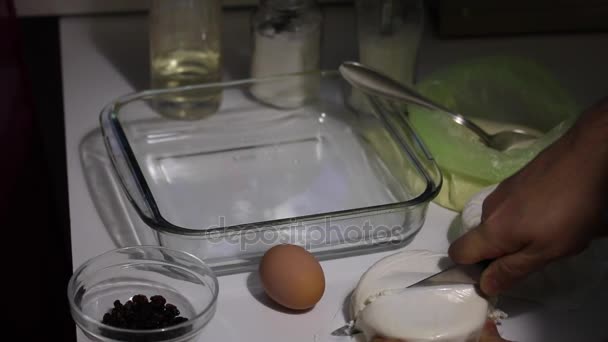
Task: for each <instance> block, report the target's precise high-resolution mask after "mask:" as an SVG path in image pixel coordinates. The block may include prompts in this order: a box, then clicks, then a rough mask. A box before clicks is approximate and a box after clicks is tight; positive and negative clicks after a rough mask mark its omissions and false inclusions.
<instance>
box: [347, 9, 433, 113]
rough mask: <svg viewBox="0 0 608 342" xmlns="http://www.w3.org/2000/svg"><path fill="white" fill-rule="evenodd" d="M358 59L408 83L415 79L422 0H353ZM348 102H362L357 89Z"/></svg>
mask: <svg viewBox="0 0 608 342" xmlns="http://www.w3.org/2000/svg"><path fill="white" fill-rule="evenodd" d="M356 10H357V34H358V38H359V61H360V62H361V63H363V64H365V65H367V66H370V67H372V68H374V69H376V70H378V71H380V72H382V73H384V74H386V75H389V76H390V77H391V78H393V79H395V80H397V81H399V82H401V83H403V84H407V85H412V84H413V83H414V81H415V71H416V56H417V55H418V46H419V44H420V38H421V35H422V29H423V22H424V11H423V2H422V0H356ZM350 101H351V105H353V106H355V107H357V108H360V106H361V105H362V104H363V102H362V97H361V94H360V93H354V94H353V96H352V97H351V100H350Z"/></svg>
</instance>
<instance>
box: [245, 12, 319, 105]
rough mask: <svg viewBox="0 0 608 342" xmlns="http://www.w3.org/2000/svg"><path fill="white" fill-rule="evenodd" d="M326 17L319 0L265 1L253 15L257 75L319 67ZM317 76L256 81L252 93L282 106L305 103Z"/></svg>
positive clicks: (254, 74)
mask: <svg viewBox="0 0 608 342" xmlns="http://www.w3.org/2000/svg"><path fill="white" fill-rule="evenodd" d="M321 23H322V16H321V11H320V9H319V7H318V6H317V3H316V1H315V0H261V1H260V6H259V8H258V10H257V11H256V12H255V14H254V15H253V20H252V26H253V27H252V32H253V59H252V64H251V76H252V77H254V78H260V77H268V76H276V75H283V74H291V73H298V72H306V71H314V70H318V69H319V64H320V53H321V52H320V48H321ZM315 86H317V85H316V84H315V82H314V78H308V77H301V78H292V79H291V80H290V81H285V82H274V83H271V84H256V85H255V86H253V87H252V88H251V93H252V94H253V96H255V97H256V98H257V99H258V100H260V101H262V102H264V103H266V104H271V105H274V106H276V107H280V108H294V107H298V106H301V105H302V104H303V103H304V102H305V100H306V96H305V94H307V93H311V92H310V90H309V88H311V87H315Z"/></svg>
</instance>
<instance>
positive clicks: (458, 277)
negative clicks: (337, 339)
mask: <svg viewBox="0 0 608 342" xmlns="http://www.w3.org/2000/svg"><path fill="white" fill-rule="evenodd" d="M491 262H492V260H484V261H481V262H478V263H476V264H471V265H460V264H454V265H452V266H450V267H448V268H446V269H444V270H442V271H441V272H439V273H435V274H433V275H431V276H429V277H427V278H424V279H422V280H420V281H418V282H416V283H414V284H411V285H408V286H406V287H405V288H415V287H423V286H431V285H450V284H471V285H479V280H480V279H481V274H482V273H483V270H485V269H486V267H488V265H489V264H490V263H491ZM360 332H361V331H359V330H358V329H356V328H355V324H354V322H350V323H348V324H346V325H344V326H341V327H340V328H338V329H336V330H334V331H333V332H332V333H331V335H333V336H352V335H355V334H359V333H360Z"/></svg>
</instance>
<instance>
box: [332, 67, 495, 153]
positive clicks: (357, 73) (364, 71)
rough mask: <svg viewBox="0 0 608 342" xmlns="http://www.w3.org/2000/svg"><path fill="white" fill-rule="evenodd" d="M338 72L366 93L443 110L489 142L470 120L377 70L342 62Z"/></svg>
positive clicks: (485, 134)
mask: <svg viewBox="0 0 608 342" xmlns="http://www.w3.org/2000/svg"><path fill="white" fill-rule="evenodd" d="M340 74H342V76H343V77H344V78H345V79H346V80H347V81H348V82H349V83H350V84H351V85H353V86H354V87H355V88H358V89H360V90H362V91H364V92H366V93H368V94H373V95H375V96H380V97H389V98H392V99H395V100H401V101H404V102H407V103H410V104H415V105H419V106H421V107H424V108H427V109H431V110H437V111H441V112H444V113H446V114H448V115H449V116H450V117H451V118H452V120H454V121H455V122H456V123H458V124H460V125H462V126H465V127H467V128H468V129H470V130H471V131H473V132H474V133H475V134H477V135H478V136H479V137H480V138H481V139H482V141H483V142H484V143H485V144H486V145H489V144H491V138H490V136H489V135H488V134H487V133H486V132H485V131H484V130H483V129H481V128H480V127H479V126H477V125H476V124H474V123H473V122H471V121H470V120H467V119H465V118H464V117H463V116H462V115H460V114H458V113H454V112H453V111H451V110H450V109H449V108H446V107H444V106H442V105H440V104H437V103H435V102H434V101H432V100H430V99H428V98H426V97H425V96H423V95H422V94H420V93H418V92H417V91H415V90H414V89H412V88H410V87H407V86H405V85H403V84H401V83H399V82H397V81H395V80H393V79H391V78H390V77H388V76H385V75H383V74H381V73H380V72H378V71H375V70H373V69H371V68H369V67H367V66H364V65H362V64H360V63H357V62H344V63H342V65H340Z"/></svg>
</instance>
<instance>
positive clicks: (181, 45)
mask: <svg viewBox="0 0 608 342" xmlns="http://www.w3.org/2000/svg"><path fill="white" fill-rule="evenodd" d="M150 4H151V7H150V19H149V21H150V28H149V29H150V67H151V72H150V78H151V87H152V88H155V89H158V88H175V87H184V86H193V87H187V88H180V89H179V90H178V91H175V92H171V93H168V94H167V95H166V96H162V97H160V99H159V100H158V101H155V103H154V105H155V108H156V109H157V110H158V112H159V113H160V114H161V115H163V116H166V117H170V118H173V119H184V120H197V119H201V118H204V117H206V116H208V115H210V114H212V113H214V112H215V111H216V110H217V109H218V107H219V104H220V102H221V91H220V90H219V88H215V87H213V86H211V87H208V86H200V85H202V84H205V83H214V82H219V81H220V80H221V77H222V55H221V22H222V20H221V19H222V17H221V16H222V12H221V4H220V0H152V1H151V2H150Z"/></svg>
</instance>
